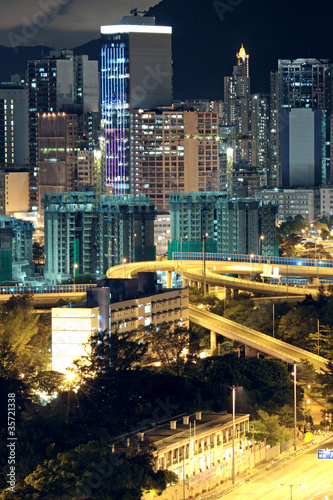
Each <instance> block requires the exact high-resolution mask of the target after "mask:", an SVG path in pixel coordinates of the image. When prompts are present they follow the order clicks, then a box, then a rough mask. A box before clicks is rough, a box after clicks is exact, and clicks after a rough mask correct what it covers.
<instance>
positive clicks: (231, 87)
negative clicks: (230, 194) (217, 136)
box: [222, 45, 251, 162]
mask: <svg viewBox="0 0 333 500" xmlns="http://www.w3.org/2000/svg"><path fill="white" fill-rule="evenodd" d="M236 61H237V64H236V65H235V66H234V67H233V72H232V76H226V77H225V78H224V111H223V119H222V125H224V126H231V125H233V126H235V138H234V139H235V140H236V148H235V153H234V161H235V162H238V161H240V160H249V161H251V141H249V139H248V137H247V136H249V134H250V131H251V128H250V115H251V110H250V99H249V98H250V72H249V71H250V70H249V55H248V54H246V51H245V49H244V47H243V45H242V47H241V49H240V51H239V52H237V54H236ZM242 136H244V139H242V138H241V137H242Z"/></svg>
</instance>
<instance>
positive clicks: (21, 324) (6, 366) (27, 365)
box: [0, 294, 48, 377]
mask: <svg viewBox="0 0 333 500" xmlns="http://www.w3.org/2000/svg"><path fill="white" fill-rule="evenodd" d="M0 316H1V324H0V376H2V377H18V376H21V374H23V375H29V374H30V373H33V372H35V371H36V366H40V364H41V363H43V358H44V357H45V355H46V354H47V347H48V346H46V345H45V346H44V348H43V349H42V348H41V345H40V341H41V337H40V336H39V325H38V321H39V315H38V314H36V313H35V312H34V308H33V306H32V301H31V295H27V294H26V295H21V296H12V297H11V298H10V299H9V300H8V301H7V302H5V303H4V304H2V305H1V307H0ZM44 333H45V330H44Z"/></svg>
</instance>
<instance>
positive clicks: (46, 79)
mask: <svg viewBox="0 0 333 500" xmlns="http://www.w3.org/2000/svg"><path fill="white" fill-rule="evenodd" d="M98 78H99V74H98V62H97V61H90V60H88V57H87V56H74V54H73V51H71V50H53V51H50V54H49V55H48V56H47V57H45V58H43V59H40V60H34V61H28V87H29V171H30V204H31V208H32V209H33V210H36V211H37V210H38V180H39V170H38V139H37V138H38V135H39V132H38V114H39V113H56V112H67V113H71V114H73V113H75V114H78V115H80V116H81V117H82V126H81V131H82V133H85V134H86V135H88V136H89V130H86V129H85V127H84V125H86V126H88V125H89V123H90V121H91V120H93V115H94V114H95V115H98V112H99V80H98Z"/></svg>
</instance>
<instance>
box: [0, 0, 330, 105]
mask: <svg viewBox="0 0 333 500" xmlns="http://www.w3.org/2000/svg"><path fill="white" fill-rule="evenodd" d="M332 14H333V4H332V3H331V2H330V0H317V2H316V4H315V8H313V6H312V4H311V6H310V4H306V3H305V2H304V0H292V1H291V0H279V1H278V2H271V1H268V0H162V1H161V2H160V3H159V4H157V5H155V6H154V7H152V8H151V9H150V10H149V11H148V13H147V15H153V16H155V18H156V24H158V25H167V26H172V28H173V72H174V84H173V86H174V98H175V99H198V98H207V99H223V78H224V76H229V75H231V74H232V69H233V66H234V65H235V64H236V52H238V51H239V49H240V46H241V44H242V43H243V44H244V47H245V50H246V52H247V53H248V54H249V55H250V76H251V92H252V93H254V92H268V91H269V73H270V71H271V70H274V69H277V64H278V59H296V58H298V57H304V58H306V57H315V58H318V59H332V58H333V54H332V53H333V46H332V41H331V19H332ZM48 49H49V48H48V47H44V48H42V47H17V48H16V49H15V53H14V51H13V49H11V48H8V47H2V46H0V60H1V61H2V64H1V65H0V81H8V80H9V79H10V75H11V74H12V73H24V72H25V71H26V67H27V60H29V59H35V58H40V57H41V54H42V50H43V51H44V54H47V53H48ZM73 50H74V53H75V54H88V55H89V57H90V59H97V60H99V54H100V41H99V39H96V40H92V41H91V42H88V43H86V44H84V45H81V46H79V47H76V48H75V49H73Z"/></svg>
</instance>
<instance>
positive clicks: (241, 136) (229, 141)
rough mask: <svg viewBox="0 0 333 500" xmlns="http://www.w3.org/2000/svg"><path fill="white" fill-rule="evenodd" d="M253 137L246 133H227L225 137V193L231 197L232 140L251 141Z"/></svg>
mask: <svg viewBox="0 0 333 500" xmlns="http://www.w3.org/2000/svg"><path fill="white" fill-rule="evenodd" d="M252 139H253V137H252V135H247V134H235V135H230V134H229V135H228V136H227V137H226V140H225V142H226V146H227V154H226V156H227V195H228V198H229V199H231V198H232V196H233V170H234V148H233V147H231V145H232V141H251V140H252Z"/></svg>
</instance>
